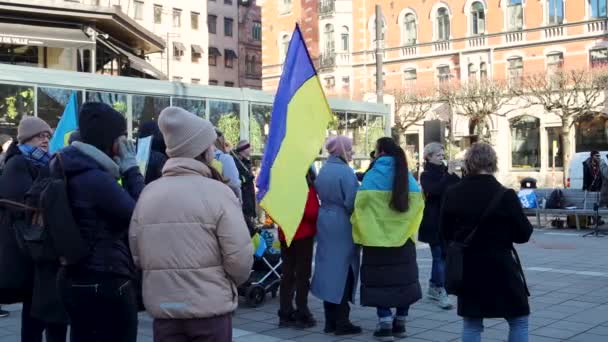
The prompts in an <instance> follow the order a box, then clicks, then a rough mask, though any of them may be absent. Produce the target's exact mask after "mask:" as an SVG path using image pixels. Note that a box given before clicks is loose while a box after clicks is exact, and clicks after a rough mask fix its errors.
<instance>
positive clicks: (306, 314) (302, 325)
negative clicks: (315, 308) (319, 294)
mask: <svg viewBox="0 0 608 342" xmlns="http://www.w3.org/2000/svg"><path fill="white" fill-rule="evenodd" d="M316 325H317V321H316V320H315V318H314V317H313V316H312V314H311V313H310V311H307V310H306V311H303V312H302V311H296V313H295V326H296V328H298V329H309V328H312V327H314V326H316Z"/></svg>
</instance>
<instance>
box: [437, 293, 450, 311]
mask: <svg viewBox="0 0 608 342" xmlns="http://www.w3.org/2000/svg"><path fill="white" fill-rule="evenodd" d="M438 290H439V300H438V301H439V307H440V308H442V309H444V310H450V309H452V301H451V300H450V297H449V296H448V293H447V292H446V291H445V289H444V288H441V289H438Z"/></svg>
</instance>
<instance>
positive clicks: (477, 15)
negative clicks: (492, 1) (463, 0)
mask: <svg viewBox="0 0 608 342" xmlns="http://www.w3.org/2000/svg"><path fill="white" fill-rule="evenodd" d="M485 32H486V12H485V9H484V8H483V4H482V3H481V2H479V1H477V2H474V3H473V5H472V6H471V33H472V34H474V35H477V34H484V33H485Z"/></svg>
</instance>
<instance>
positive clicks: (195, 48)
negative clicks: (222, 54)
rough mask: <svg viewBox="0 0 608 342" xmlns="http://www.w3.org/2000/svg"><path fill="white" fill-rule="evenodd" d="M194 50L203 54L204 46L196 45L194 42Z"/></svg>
mask: <svg viewBox="0 0 608 342" xmlns="http://www.w3.org/2000/svg"><path fill="white" fill-rule="evenodd" d="M192 52H193V53H196V54H199V55H202V54H203V47H202V46H200V45H196V44H192Z"/></svg>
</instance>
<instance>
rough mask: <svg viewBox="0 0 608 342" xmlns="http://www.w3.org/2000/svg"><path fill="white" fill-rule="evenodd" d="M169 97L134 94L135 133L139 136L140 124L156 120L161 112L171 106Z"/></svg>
mask: <svg viewBox="0 0 608 342" xmlns="http://www.w3.org/2000/svg"><path fill="white" fill-rule="evenodd" d="M170 103H171V100H170V98H169V97H161V96H139V95H134V96H133V134H134V136H137V132H138V131H139V126H140V125H141V124H143V123H144V122H146V121H156V120H158V116H159V115H160V112H161V111H162V110H163V109H165V108H167V107H169V104H170Z"/></svg>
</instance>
